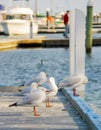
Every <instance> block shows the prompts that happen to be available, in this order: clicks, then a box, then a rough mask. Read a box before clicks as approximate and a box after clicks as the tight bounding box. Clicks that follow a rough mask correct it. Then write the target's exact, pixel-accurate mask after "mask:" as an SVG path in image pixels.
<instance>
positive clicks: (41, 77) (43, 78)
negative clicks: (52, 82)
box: [24, 71, 47, 86]
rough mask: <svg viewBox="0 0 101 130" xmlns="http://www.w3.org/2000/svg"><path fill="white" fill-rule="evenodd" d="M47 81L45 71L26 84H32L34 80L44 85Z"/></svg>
mask: <svg viewBox="0 0 101 130" xmlns="http://www.w3.org/2000/svg"><path fill="white" fill-rule="evenodd" d="M46 81H47V74H46V73H45V72H43V71H42V72H40V73H39V75H38V76H36V77H34V78H33V79H32V80H30V81H28V82H27V83H25V84H24V86H30V85H31V84H32V82H36V83H37V84H38V85H42V84H43V83H45V82H46Z"/></svg>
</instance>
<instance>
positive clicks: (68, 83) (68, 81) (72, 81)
mask: <svg viewBox="0 0 101 130" xmlns="http://www.w3.org/2000/svg"><path fill="white" fill-rule="evenodd" d="M87 82H88V78H87V77H86V76H85V75H73V76H70V77H66V78H65V79H63V80H62V81H61V82H60V83H59V84H58V87H59V88H62V87H67V88H69V89H73V95H74V96H76V95H77V94H76V87H79V86H81V85H82V84H85V83H87Z"/></svg>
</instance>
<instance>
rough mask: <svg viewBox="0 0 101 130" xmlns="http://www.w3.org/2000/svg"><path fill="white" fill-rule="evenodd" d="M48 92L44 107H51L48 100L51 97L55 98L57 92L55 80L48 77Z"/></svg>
mask: <svg viewBox="0 0 101 130" xmlns="http://www.w3.org/2000/svg"><path fill="white" fill-rule="evenodd" d="M48 82H49V88H50V89H49V91H46V107H51V106H52V105H50V103H49V102H50V101H49V100H50V98H52V97H53V96H55V95H56V94H57V92H58V87H57V85H56V84H55V79H54V78H53V77H50V78H49V80H48Z"/></svg>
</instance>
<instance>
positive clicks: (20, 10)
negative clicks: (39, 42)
mask: <svg viewBox="0 0 101 130" xmlns="http://www.w3.org/2000/svg"><path fill="white" fill-rule="evenodd" d="M1 26H2V28H3V31H4V34H6V35H19V34H29V33H30V29H31V27H32V33H33V34H37V33H38V24H37V22H36V21H35V20H34V18H33V11H32V10H31V9H30V8H27V7H16V8H12V9H10V10H9V11H8V12H7V14H6V19H5V20H3V21H1Z"/></svg>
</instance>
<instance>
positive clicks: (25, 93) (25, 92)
mask: <svg viewBox="0 0 101 130" xmlns="http://www.w3.org/2000/svg"><path fill="white" fill-rule="evenodd" d="M37 88H38V84H37V83H35V82H33V83H32V84H31V86H28V87H27V88H25V89H23V90H19V92H20V94H21V95H27V94H29V93H32V92H33V91H34V90H35V89H37Z"/></svg>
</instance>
